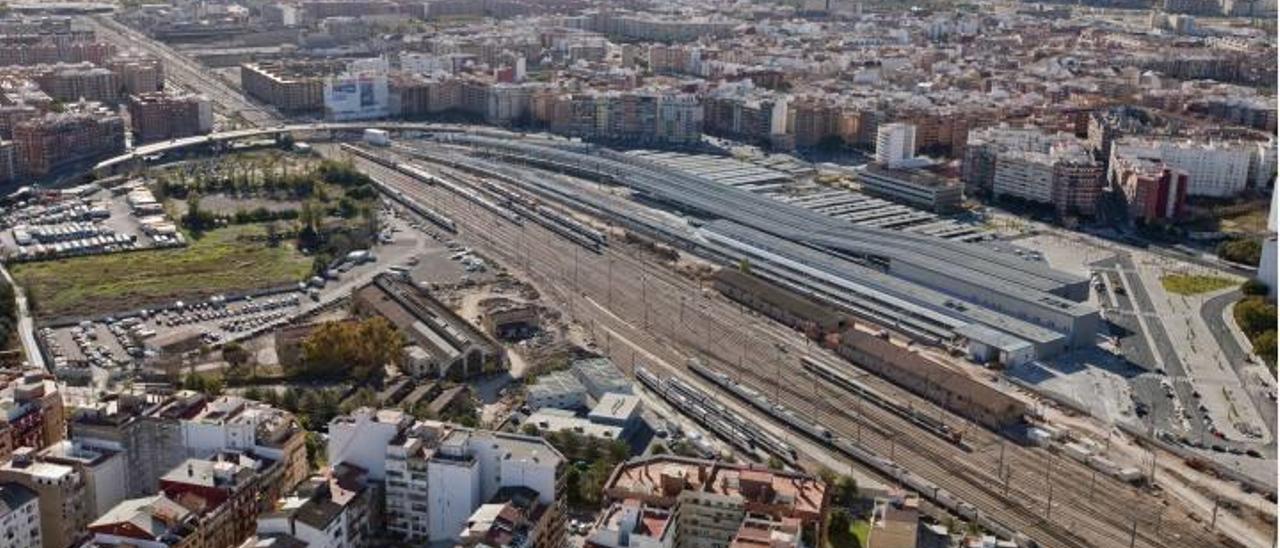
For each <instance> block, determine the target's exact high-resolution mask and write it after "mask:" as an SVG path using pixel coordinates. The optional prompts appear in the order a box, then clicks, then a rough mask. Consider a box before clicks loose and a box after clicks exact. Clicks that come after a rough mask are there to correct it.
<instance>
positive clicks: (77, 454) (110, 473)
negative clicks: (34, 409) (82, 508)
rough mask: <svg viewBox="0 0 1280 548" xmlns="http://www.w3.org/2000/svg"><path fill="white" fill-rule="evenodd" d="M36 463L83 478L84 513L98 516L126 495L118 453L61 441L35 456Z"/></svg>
mask: <svg viewBox="0 0 1280 548" xmlns="http://www.w3.org/2000/svg"><path fill="white" fill-rule="evenodd" d="M35 458H36V459H37V460H40V461H42V462H48V463H52V464H59V465H62V466H69V467H71V469H73V470H75V472H76V473H77V474H79V475H80V477H82V478H84V485H85V498H86V501H87V504H86V510H87V512H88V515H90V516H100V515H102V514H105V513H106V512H107V511H108V510H110V509H111V508H113V507H115V505H117V504H119V503H120V502H121V501H123V500H124V499H125V498H126V497H127V496H128V484H127V483H126V478H127V477H128V472H127V471H126V470H125V457H124V455H122V454H121V453H119V452H118V451H113V450H110V449H98V448H92V447H86V446H84V445H83V444H79V443H76V442H74V441H70V440H63V441H60V442H57V443H55V444H53V445H50V446H48V447H45V448H44V449H41V450H40V451H39V452H37V453H36V457H35Z"/></svg>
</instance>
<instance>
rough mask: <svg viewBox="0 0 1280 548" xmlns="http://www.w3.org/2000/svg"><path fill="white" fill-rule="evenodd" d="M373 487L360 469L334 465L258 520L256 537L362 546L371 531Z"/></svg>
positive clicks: (329, 546) (334, 547)
mask: <svg viewBox="0 0 1280 548" xmlns="http://www.w3.org/2000/svg"><path fill="white" fill-rule="evenodd" d="M375 491H376V489H375V488H374V487H373V486H371V485H370V484H369V482H368V477H367V476H366V474H365V471H364V470H360V469H359V468H356V467H354V466H350V465H346V464H338V465H337V466H334V467H333V468H332V469H331V470H330V471H328V472H327V473H326V474H324V475H317V476H312V477H310V478H308V479H306V480H305V481H303V482H302V483H300V484H298V486H297V487H296V488H295V489H294V490H293V491H292V492H290V493H289V494H287V495H286V496H284V497H283V498H281V499H280V500H279V502H278V503H277V504H276V505H275V506H276V509H275V511H273V512H270V513H265V514H263V515H261V516H259V517H258V525H257V536H258V538H259V539H262V540H265V541H267V542H269V543H270V544H269V545H270V546H277V545H288V544H290V543H296V544H295V545H296V546H307V547H309V548H360V547H362V546H367V545H368V539H369V535H370V534H372V533H373V531H374V524H373V523H372V520H373V513H374V506H375V502H376V501H375V500H374V495H375Z"/></svg>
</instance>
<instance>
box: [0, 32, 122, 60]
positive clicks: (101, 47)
mask: <svg viewBox="0 0 1280 548" xmlns="http://www.w3.org/2000/svg"><path fill="white" fill-rule="evenodd" d="M2 46H3V47H0V66H12V65H21V66H31V65H49V64H53V63H82V62H86V61H87V62H90V63H93V64H95V65H102V64H103V63H105V62H106V60H107V59H109V58H110V57H111V56H113V55H115V53H116V47H115V46H114V45H111V44H109V43H106V42H98V41H94V40H93V39H92V38H91V37H90V38H76V39H72V40H69V41H67V40H54V39H40V40H37V41H35V42H16V43H14V42H11V43H6V44H2Z"/></svg>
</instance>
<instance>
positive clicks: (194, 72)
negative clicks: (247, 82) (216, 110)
mask: <svg viewBox="0 0 1280 548" xmlns="http://www.w3.org/2000/svg"><path fill="white" fill-rule="evenodd" d="M85 19H86V20H87V21H88V22H89V23H90V24H91V25H92V26H93V30H94V32H95V33H97V34H98V36H99V38H101V39H103V40H106V41H108V42H111V43H114V44H116V46H117V47H119V48H120V49H122V50H128V49H140V50H143V51H145V52H147V53H149V54H151V55H154V56H156V57H158V58H159V59H160V60H161V61H163V62H164V72H165V80H166V81H173V82H174V83H177V84H179V85H181V86H182V87H185V88H187V89H189V90H190V91H192V92H195V93H203V94H204V95H206V96H207V97H209V99H210V100H211V101H212V102H213V103H215V104H217V105H218V106H220V107H222V108H221V110H222V114H223V115H224V116H239V117H240V118H242V119H243V120H244V121H245V122H246V123H248V124H249V125H252V126H257V127H267V126H271V125H274V124H277V123H279V122H280V121H281V120H282V119H283V118H282V117H280V116H278V115H277V114H275V113H273V112H271V111H269V110H268V109H266V108H263V107H262V106H259V105H257V104H254V103H253V101H251V100H249V99H248V98H246V97H245V96H244V95H243V94H241V93H240V92H239V91H238V90H236V89H233V88H232V87H231V86H230V85H228V84H227V83H226V82H224V81H222V80H221V79H220V78H218V77H217V76H214V75H212V74H211V73H210V72H209V69H208V68H207V67H205V66H204V65H201V64H200V63H198V62H197V61H195V60H193V59H190V58H188V57H187V56H185V55H183V54H182V53H179V52H178V51H176V50H174V49H173V48H170V47H169V46H168V45H167V44H164V43H161V42H158V41H156V40H153V39H152V38H151V37H149V36H147V35H145V34H143V33H141V32H138V31H137V30H134V29H131V28H129V27H127V26H125V25H123V24H121V23H119V22H117V21H115V20H113V19H111V18H110V17H109V16H104V15H95V16H88V17H86V18H85Z"/></svg>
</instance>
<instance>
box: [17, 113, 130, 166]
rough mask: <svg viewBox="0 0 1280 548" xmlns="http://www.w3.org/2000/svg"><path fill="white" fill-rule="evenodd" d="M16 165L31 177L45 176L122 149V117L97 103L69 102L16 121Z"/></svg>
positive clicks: (110, 154)
mask: <svg viewBox="0 0 1280 548" xmlns="http://www.w3.org/2000/svg"><path fill="white" fill-rule="evenodd" d="M13 141H14V143H15V145H16V148H17V159H18V165H19V167H20V169H21V170H22V172H23V173H24V174H26V175H29V176H32V177H47V176H49V175H51V174H54V173H57V172H58V171H60V170H63V169H67V168H69V167H71V166H73V165H78V164H87V163H90V162H93V161H97V160H101V159H103V158H107V157H111V156H115V155H118V154H121V153H123V152H124V142H125V141H124V120H123V119H122V118H121V117H120V115H118V114H116V113H115V112H113V111H111V110H110V109H107V108H104V107H102V106H101V105H99V104H97V103H76V104H73V105H69V106H68V107H67V111H66V112H61V113H57V112H49V113H46V114H44V115H42V116H38V117H35V118H31V119H28V120H24V121H22V122H19V123H18V124H17V125H15V126H14V128H13Z"/></svg>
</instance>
